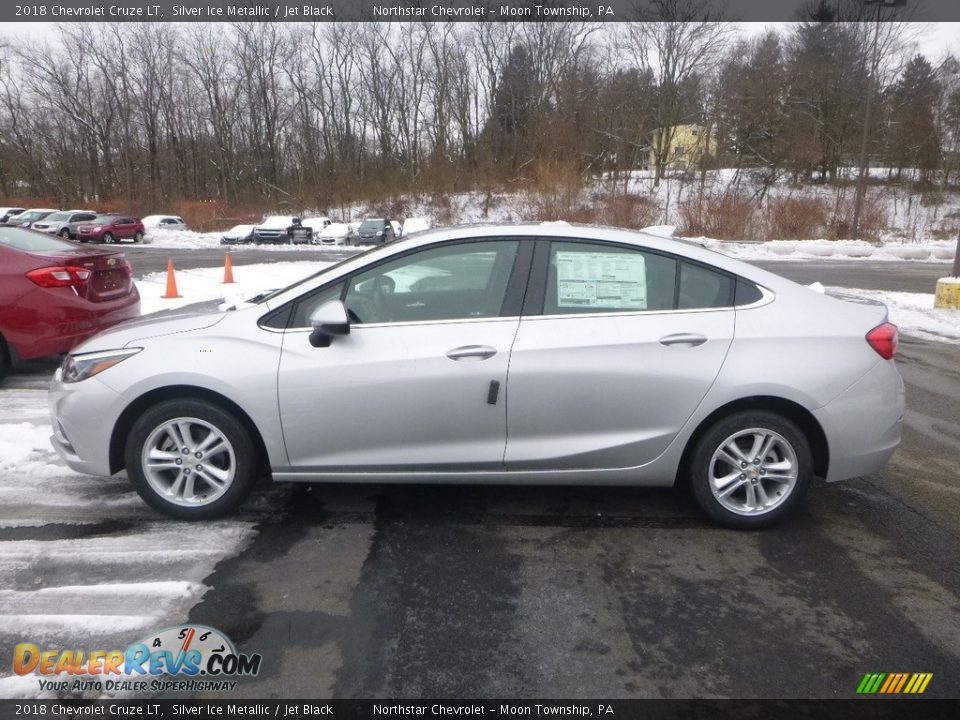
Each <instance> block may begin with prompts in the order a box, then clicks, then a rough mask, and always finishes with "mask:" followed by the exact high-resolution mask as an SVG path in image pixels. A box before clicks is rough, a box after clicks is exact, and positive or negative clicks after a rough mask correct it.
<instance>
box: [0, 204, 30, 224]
mask: <svg viewBox="0 0 960 720" xmlns="http://www.w3.org/2000/svg"><path fill="white" fill-rule="evenodd" d="M24 210H26V208H22V207H0V223H5V222H8V221H9V220H11V219H12V218H14V217H16V216H17V215H19V214H20V213H22V212H23V211H24Z"/></svg>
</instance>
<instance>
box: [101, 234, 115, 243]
mask: <svg viewBox="0 0 960 720" xmlns="http://www.w3.org/2000/svg"><path fill="white" fill-rule="evenodd" d="M103 242H105V243H106V244H107V245H109V244H110V243H112V242H113V235H112V234H111V233H104V234H103Z"/></svg>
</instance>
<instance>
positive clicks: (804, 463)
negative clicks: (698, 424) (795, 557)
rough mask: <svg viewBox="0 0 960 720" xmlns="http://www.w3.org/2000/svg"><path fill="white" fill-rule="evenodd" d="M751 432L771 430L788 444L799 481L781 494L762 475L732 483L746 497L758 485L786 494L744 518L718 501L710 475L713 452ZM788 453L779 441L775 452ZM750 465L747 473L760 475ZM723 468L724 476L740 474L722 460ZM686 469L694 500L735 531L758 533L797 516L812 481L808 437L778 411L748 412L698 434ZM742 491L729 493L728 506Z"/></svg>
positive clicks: (732, 415)
mask: <svg viewBox="0 0 960 720" xmlns="http://www.w3.org/2000/svg"><path fill="white" fill-rule="evenodd" d="M752 429H759V430H766V431H772V432H773V433H776V434H777V435H779V436H780V438H781V439H782V440H783V441H785V442H786V443H787V446H788V447H789V449H790V450H792V451H793V453H794V455H795V458H796V471H795V472H796V481H795V482H794V485H793V487H792V488H789V487H787V488H784V489H783V490H778V488H780V487H781V485H780V484H779V483H774V482H771V481H770V478H769V477H766V478H764V477H763V476H760V477H757V478H752V479H751V478H750V476H749V475H740V476H739V478H738V479H736V480H734V481H733V482H734V483H736V484H738V486H739V487H743V488H744V490H743V492H744V495H745V496H746V493H747V492H748V491H749V492H754V493H755V492H757V491H756V486H757V485H758V483H759V485H760V487H761V488H767V489H772V490H774V491H778V492H783V493H784V497H783V499H782V500H777V499H776V497H775V496H774V495H773V493H772V492H771V493H770V495H768V497H769V498H771V500H772V502H773V506H772V507H771V508H770V509H768V510H765V511H762V512H757V513H754V514H740V513H738V512H735V511H734V510H732V509H730V508H728V507H726V506H725V505H724V504H723V503H722V502H721V501H720V500H719V499H718V498H717V497H715V495H714V493H713V490H712V489H711V481H710V477H711V472H712V470H713V468H712V467H711V465H712V460H713V455H714V453H715V452H717V451H718V450H719V449H720V448H721V447H722V446H723V445H724V443H725V441H726V440H728V439H729V438H731V437H732V436H735V435H736V434H737V433H738V432H742V431H746V430H752ZM785 450H786V447H785V446H783V445H780V444H779V441H778V443H777V446H776V447H775V448H774V449H772V450H771V452H772V453H782V452H784V451H785ZM742 462H743V461H742V460H741V463H742ZM780 462H782V460H781V461H780ZM752 465H753V463H752V462H748V464H747V469H745V470H744V472H745V473H753V472H759V471H758V470H755V469H754V468H753V467H752ZM719 468H724V470H723V472H738V469H737V468H735V467H732V466H728V463H726V462H725V461H723V460H718V469H719ZM686 469H687V475H688V477H689V479H690V489H691V491H692V492H693V496H694V498H695V499H696V501H697V504H698V505H699V506H700V507H701V509H702V510H703V511H704V512H705V513H706V514H707V516H708V517H709V518H710V519H711V520H713V521H714V522H715V523H718V524H720V525H723V526H725V527H729V528H734V529H737V530H757V529H760V528H764V527H769V526H771V525H774V524H776V523H778V522H780V521H781V520H782V519H783V518H784V517H786V516H787V515H789V514H790V513H791V512H793V510H794V509H795V508H796V506H797V505H798V504H799V503H800V502H801V500H802V499H803V495H804V494H805V493H806V491H807V489H808V488H809V486H810V484H811V482H812V479H813V453H812V451H811V449H810V442H809V440H808V439H807V437H806V435H804V433H803V431H801V430H800V428H798V427H797V426H796V424H794V423H793V422H792V421H790V420H788V419H787V418H785V417H783V416H782V415H779V414H778V413H774V412H769V411H766V410H744V411H741V412H736V413H732V414H731V415H728V416H726V417H724V418H722V419H720V420H718V421H717V422H715V423H714V424H713V425H712V426H711V427H710V428H708V429H707V431H706V432H704V433H703V434H702V435H701V436H700V438H699V440H698V441H697V443H696V445H695V446H694V448H693V452H692V453H691V454H690V459H689V462H688V463H687V468H686ZM744 478H746V479H744ZM765 482H766V484H765ZM748 484H752V485H753V486H754V489H753V490H750V488H749V487H747V485H748ZM739 492H740V490H739V489H738V490H736V491H734V492H733V493H731V499H730V502H736V501H737V498H738V497H739Z"/></svg>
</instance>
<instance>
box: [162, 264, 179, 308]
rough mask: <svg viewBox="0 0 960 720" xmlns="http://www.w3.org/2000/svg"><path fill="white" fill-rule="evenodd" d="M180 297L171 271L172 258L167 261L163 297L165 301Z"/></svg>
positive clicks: (174, 273)
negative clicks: (165, 290) (165, 291)
mask: <svg viewBox="0 0 960 720" xmlns="http://www.w3.org/2000/svg"><path fill="white" fill-rule="evenodd" d="M178 297H181V296H180V295H179V294H178V293H177V276H176V272H175V271H174V269H173V258H170V259H169V260H167V293H166V295H164V296H163V299H165V300H172V299H173V298H178Z"/></svg>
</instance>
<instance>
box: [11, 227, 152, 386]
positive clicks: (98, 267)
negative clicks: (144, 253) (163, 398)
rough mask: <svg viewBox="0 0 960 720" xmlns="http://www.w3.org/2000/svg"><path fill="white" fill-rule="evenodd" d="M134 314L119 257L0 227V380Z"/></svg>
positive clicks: (128, 276)
mask: <svg viewBox="0 0 960 720" xmlns="http://www.w3.org/2000/svg"><path fill="white" fill-rule="evenodd" d="M139 315H140V294H139V293H138V292H137V288H136V285H134V283H133V271H132V270H131V268H130V263H128V262H127V260H126V259H125V258H124V257H123V253H120V252H117V251H115V250H95V249H93V248H82V247H79V246H77V245H76V244H74V243H72V242H67V241H65V240H61V239H59V238H56V237H52V236H50V235H47V234H46V233H41V232H36V231H34V230H25V229H23V228H17V227H0V377H3V376H4V375H5V374H6V373H7V372H9V370H10V368H11V367H13V365H15V364H16V363H17V361H19V360H29V359H31V358H37V357H44V356H47V355H58V354H62V353H65V352H67V351H68V350H70V349H71V348H73V347H74V346H75V345H77V344H79V343H80V342H82V341H84V340H86V339H87V338H89V337H90V336H91V335H95V334H96V333H98V332H100V331H101V330H104V329H106V328H108V327H110V326H111V325H115V324H116V323H118V322H121V321H122V320H128V319H130V318H135V317H139Z"/></svg>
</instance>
